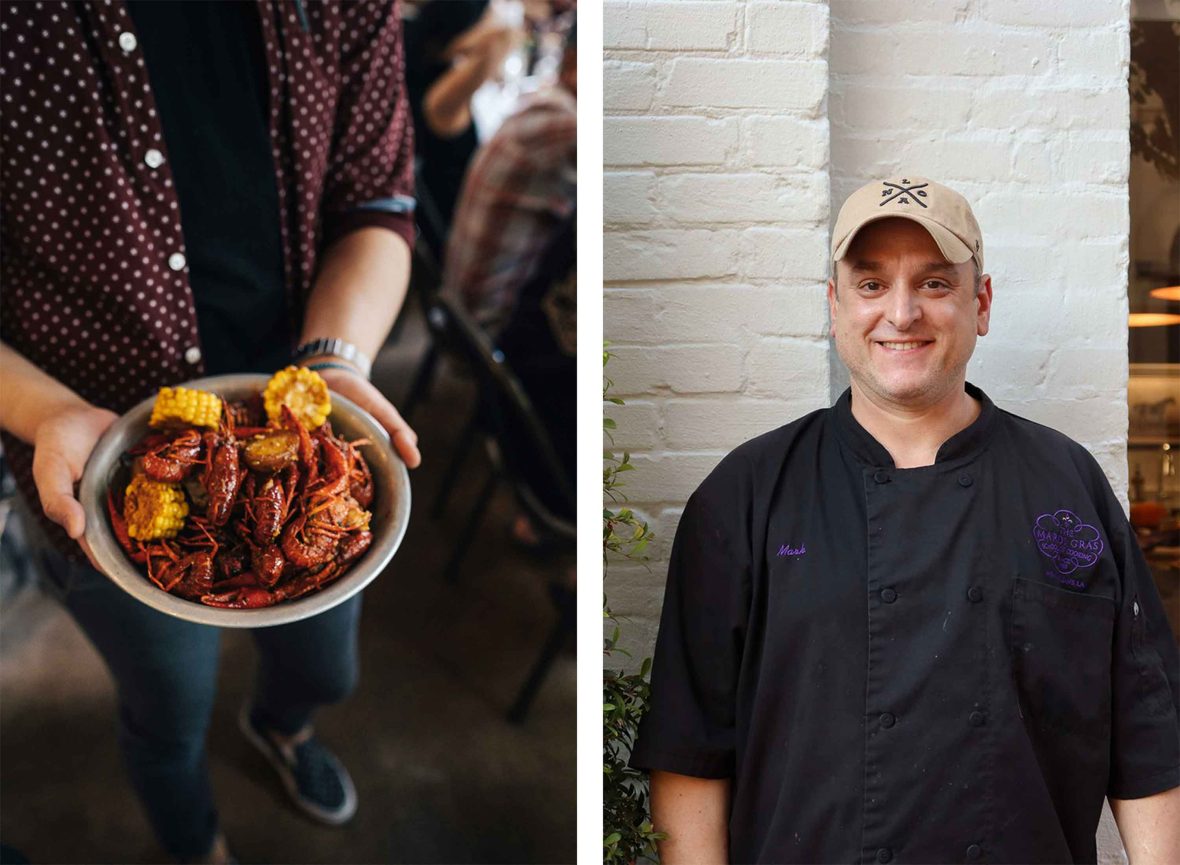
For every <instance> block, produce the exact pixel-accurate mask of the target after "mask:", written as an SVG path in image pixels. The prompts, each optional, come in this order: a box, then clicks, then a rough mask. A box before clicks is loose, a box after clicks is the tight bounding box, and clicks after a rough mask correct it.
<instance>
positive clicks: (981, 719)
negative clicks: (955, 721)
mask: <svg viewBox="0 0 1180 865" xmlns="http://www.w3.org/2000/svg"><path fill="white" fill-rule="evenodd" d="M967 720H968V721H970V722H971V726H972V727H982V726H983V725H984V724H986V723H987V715H985V714H983V712H972V713H971V715H970V716H969V717H968V718H967Z"/></svg>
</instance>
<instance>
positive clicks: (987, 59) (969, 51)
mask: <svg viewBox="0 0 1180 865" xmlns="http://www.w3.org/2000/svg"><path fill="white" fill-rule="evenodd" d="M900 35H901V34H896V35H894V36H893V38H894V39H896V41H897V42H898V44H899V45H900V46H901V47H900V48H899V51H898V53H897V55H896V66H895V67H894V70H895V72H896V73H897V74H908V75H937V76H941V77H944V78H945V77H951V76H968V77H979V76H994V75H1022V76H1033V75H1045V74H1048V73H1049V71H1050V69H1051V67H1052V65H1053V64H1052V62H1051V61H1052V59H1053V56H1052V51H1053V48H1052V43H1051V42H1050V41H1049V40H1047V39H1046V38H1045V36H1044V34H1043V33H1030V34H1027V35H1025V34H1018V33H1014V32H1012V31H1010V30H998V29H983V28H980V27H972V28H967V27H960V28H943V29H940V30H932V29H928V28H925V27H924V28H922V29H908V30H907V31H906V32H905V40H904V41H903V40H902V39H901V38H900Z"/></svg>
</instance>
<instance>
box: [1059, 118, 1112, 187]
mask: <svg viewBox="0 0 1180 865" xmlns="http://www.w3.org/2000/svg"><path fill="white" fill-rule="evenodd" d="M1121 133H1122V134H1120V135H1118V137H1116V138H1095V137H1093V136H1086V137H1082V136H1080V135H1069V136H1058V139H1057V140H1056V141H1054V142H1053V148H1052V149H1053V153H1054V159H1053V179H1054V180H1055V181H1057V182H1059V183H1077V182H1081V183H1106V184H1112V185H1114V186H1118V187H1122V188H1125V187H1126V183H1127V178H1128V176H1129V175H1130V172H1131V141H1130V138H1129V137H1128V135H1127V130H1126V129H1125V128H1124V129H1122V130H1121Z"/></svg>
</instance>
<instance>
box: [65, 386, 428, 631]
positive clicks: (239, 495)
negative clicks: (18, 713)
mask: <svg viewBox="0 0 1180 865" xmlns="http://www.w3.org/2000/svg"><path fill="white" fill-rule="evenodd" d="M268 379H269V377H268V376H265V375H255V374H242V375H223V376H215V377H212V378H204V379H198V380H196V381H192V382H188V383H186V384H185V385H183V386H184V387H186V388H191V389H194V390H202V391H206V392H209V393H213V394H216V395H218V396H220V397H222V398H223V399H224V400H225V401H226V406H227V408H232V411H231V417H232V418H233V419H234V420H235V426H234V430H233V432H232V434H231V433H230V430H229V429H228V427H227V425H226V424H225V423H222V424H220V425H219V426H218V429H217V430H204V429H202V430H196V431H194V430H184V429H180V430H171V431H169V434H168V436H160V435H158V434H159V432H160V431H159V430H156V429H153V428H151V427H150V426H149V423H148V422H149V419H150V417H151V414H152V407H153V405H154V403H155V397H152V398H150V399H146V400H144V401H143V402H142V403H140V404H139V405H137V406H136V407H135V408H133V409H131V410H130V411H129V412H127V413H126V414H125V415H123V416H122V417H121V418H119V420H118V421H116V422H115V423H114V424H112V425H111V427H110V428H109V429H108V430H107V432H106V433H105V434H104V435H103V437H102V438H101V439H100V440H99V442H98V444H97V445H96V446H95V448H94V451H93V452H92V453H91V455H90V459H89V461H88V462H87V464H86V469H85V471H84V472H83V475H82V482H81V485H80V489H79V499H80V500H81V502H82V506H83V507H84V508H85V510H86V540H87V542H88V543H89V544H90V549H91V552H92V554H93V556H94V558H95V560H96V561H97V562H98V564H99V566H100V567H101V568H102V570H103V571H104V572H105V573H106V575H107V576H108V577H110V579H111V580H113V581H114V582H115V583H116V584H118V585H119V586H120V587H121V588H122V589H123V590H124V591H126V592H127V593H128V594H130V595H132V596H133V597H135V598H137V599H138V600H140V601H142V602H143V603H145V604H147V605H148V606H149V607H153V608H155V609H157V610H159V611H160V612H162V613H166V614H168V615H171V616H176V617H177V618H180V619H186V620H188V621H191V622H198V623H201V624H206V625H216V626H219V627H226V628H258V627H267V626H270V625H281V624H286V623H288V622H295V621H299V620H301V619H305V618H308V617H310V616H314V615H316V614H318V613H322V612H324V611H326V610H329V609H331V608H332V607H335V606H336V605H337V604H340V603H342V602H343V601H345V600H347V599H348V598H350V597H352V596H353V595H355V594H356V593H357V592H359V591H360V590H361V589H363V588H364V587H365V586H367V585H368V584H369V583H370V582H372V581H373V580H374V579H375V578H376V577H377V576H378V575H379V574H380V573H381V572H382V570H384V568H385V566H386V565H387V564H389V561H390V559H392V558H393V555H394V553H395V552H396V551H397V548H398V546H399V545H400V544H401V541H402V538H403V537H404V535H405V532H406V527H407V525H408V524H409V521H410V478H409V473H408V472H407V470H406V466H405V464H404V463H403V462H402V461H401V459H400V458H399V457H398V456H397V455H396V454H395V452H394V450H393V447H392V446H391V444H390V441H389V436H388V434H387V433H386V432H385V430H384V428H382V427H381V426H380V424H378V423H377V422H376V421H375V420H374V419H373V417H372V416H371V415H370V414H369V413H368V412H366V411H364V410H363V409H361V408H360V407H358V406H357V405H356V404H355V403H353V402H351V401H349V400H347V399H345V398H344V397H342V396H340V395H338V394H335V393H333V394H331V414H330V415H329V417H328V423H327V424H326V425H325V426H323V427H321V428H319V429H318V430H313V431H311V432H310V433H308V434H307V436H306V437H304V436H303V435H302V434H299V435H298V444H297V446H296V447H297V452H298V455H299V456H298V458H296V459H295V460H293V461H289V462H280V464H278V465H275V466H269V465H262V466H258V463H257V460H254V459H249V455H248V454H247V453H246V448H247V447H248V446H249V444H250V442H255V443H259V444H258V445H256V449H257V447H260V446H262V445H267V444H269V443H270V442H271V441H272V439H271V437H269V433H273V432H275V431H276V430H277V429H278V428H279V426H280V425H279V424H271V425H270V428H269V430H268V431H264V429H263V427H261V426H257V425H251V421H250V418H249V412H250V410H249V409H248V408H247V407H248V406H249V405H251V404H253V405H254V406H255V408H257V404H258V399H259V396H258V395H259V394H261V392H262V391H263V389H264V388H265V387H266V385H267V381H268ZM251 401H253V403H251ZM234 407H236V408H234ZM242 421H245V422H246V423H242ZM264 423H265V416H262V417H261V418H259V417H258V416H257V415H255V417H254V419H253V424H264ZM296 426H297V422H295V421H294V420H293V419H292V423H291V424H290V432H289V433H288V435H294V434H295V433H294V430H295V427H296ZM231 435H232V438H231ZM165 439H167V440H165ZM270 449H271V450H273V448H270ZM262 450H263V452H264V456H265V451H266V450H267V447H263V448H262ZM312 454H314V456H313V457H310V458H309V456H310V455H312ZM358 457H359V459H358ZM149 459H154V460H156V465H157V466H159V465H162V464H163V463H162V462H161V461H163V462H170V463H173V464H176V465H177V466H180V467H187V468H184V469H183V471H184V474H185V475H187V476H186V477H185V478H184V480H183V486H184V489H185V498H186V499H187V500H188V501H187V506H188V510H189V513H188V515H187V517H186V518H185V520H184V527H183V528H182V529H181V530H180V531H179V533H178V534H177V535H175V536H174V537H171V538H166V539H164V540H162V541H161V540H157V541H154V542H150V543H142V542H137V541H129V538H128V536H127V525H126V522H125V520H123V519H122V517H121V515H122V496H123V495H124V491H125V489H126V488H127V486H128V483H129V482H130V480H131V478H132V477H133V473H142V471H143V467H144V464H145V461H147V460H149ZM362 463H363V465H362ZM233 464H236V465H237V468H236V469H234V468H233ZM256 467H258V468H262V469H264V470H263V471H256V470H255V468H256ZM366 468H367V471H366V470H365V469H366ZM266 469H271V471H266ZM227 471H228V472H229V475H230V477H228V478H227V476H226V472H227ZM235 474H236V475H237V477H233V475H235ZM366 476H367V477H366ZM369 479H371V480H369ZM354 493H355V494H356V496H355V497H354V496H353V494H354ZM358 500H359V501H364V502H365V504H364V506H363V507H364V509H365V510H367V512H368V516H367V518H366V519H367V526H366V525H365V524H364V522H363V521H357V519H356V518H357V517H358V514H357V512H356V511H357V508H356V506H357V503H358ZM343 502H347V504H344V503H343ZM362 513H363V512H362ZM333 515H334V517H333ZM267 520H269V524H268V526H269V531H265V530H263V527H262V525H261V524H262V523H263V522H264V521H267ZM268 551H269V553H270V554H275V555H279V554H281V561H275V560H274V558H273V556H272V557H271V558H268ZM133 557H134V560H133ZM211 566H212V567H211ZM210 567H211V570H210ZM259 574H263V575H264V576H263V577H262V578H260V577H259Z"/></svg>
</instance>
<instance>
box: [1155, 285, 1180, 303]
mask: <svg viewBox="0 0 1180 865" xmlns="http://www.w3.org/2000/svg"><path fill="white" fill-rule="evenodd" d="M1148 293H1149V294H1150V295H1151V296H1152V297H1158V298H1159V299H1160V300H1180V285H1169V286H1167V287H1165V288H1153V289H1152V290H1151V291H1150V292H1148Z"/></svg>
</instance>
